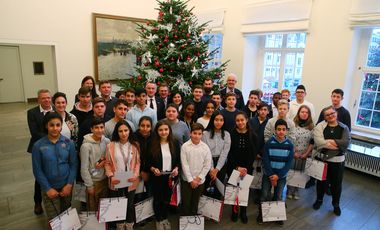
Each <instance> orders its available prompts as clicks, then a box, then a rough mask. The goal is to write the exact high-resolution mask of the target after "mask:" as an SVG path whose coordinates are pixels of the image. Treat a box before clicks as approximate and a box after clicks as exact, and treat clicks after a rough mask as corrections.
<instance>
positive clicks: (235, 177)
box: [227, 169, 253, 188]
mask: <svg viewBox="0 0 380 230" xmlns="http://www.w3.org/2000/svg"><path fill="white" fill-rule="evenodd" d="M252 180H253V176H252V175H249V174H247V175H245V177H243V178H241V177H240V172H239V171H237V170H235V169H234V170H233V171H232V173H231V176H230V178H229V179H228V182H227V183H229V184H231V185H234V186H239V187H240V188H249V187H250V185H251V183H252Z"/></svg>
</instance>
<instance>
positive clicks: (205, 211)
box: [198, 196, 223, 222]
mask: <svg viewBox="0 0 380 230" xmlns="http://www.w3.org/2000/svg"><path fill="white" fill-rule="evenodd" d="M222 212H223V201H221V200H217V199H214V198H211V197H207V196H201V197H200V198H199V203H198V213H199V214H201V215H202V216H205V217H208V218H210V219H212V220H215V221H217V222H220V219H221V218H222Z"/></svg>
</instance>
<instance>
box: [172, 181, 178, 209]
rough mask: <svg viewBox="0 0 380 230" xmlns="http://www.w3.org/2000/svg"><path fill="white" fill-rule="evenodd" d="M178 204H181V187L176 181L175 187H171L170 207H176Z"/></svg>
mask: <svg viewBox="0 0 380 230" xmlns="http://www.w3.org/2000/svg"><path fill="white" fill-rule="evenodd" d="M180 202H181V186H180V182H179V180H178V182H177V183H176V184H175V186H173V192H172V196H171V197H170V205H172V206H176V207H178V205H179V203H180Z"/></svg>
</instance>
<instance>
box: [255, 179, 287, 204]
mask: <svg viewBox="0 0 380 230" xmlns="http://www.w3.org/2000/svg"><path fill="white" fill-rule="evenodd" d="M285 184H286V177H283V178H279V179H278V181H277V186H275V187H274V194H273V197H270V196H271V189H272V184H271V183H270V180H269V177H268V176H267V175H263V180H262V188H261V198H260V201H261V202H265V201H277V200H282V192H283V191H284V187H285Z"/></svg>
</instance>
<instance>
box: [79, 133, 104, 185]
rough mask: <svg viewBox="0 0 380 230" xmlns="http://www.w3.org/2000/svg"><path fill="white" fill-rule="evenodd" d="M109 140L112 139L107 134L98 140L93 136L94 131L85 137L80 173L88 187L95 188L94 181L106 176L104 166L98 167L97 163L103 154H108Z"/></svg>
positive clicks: (81, 149)
mask: <svg viewBox="0 0 380 230" xmlns="http://www.w3.org/2000/svg"><path fill="white" fill-rule="evenodd" d="M109 142H110V140H109V139H108V138H106V137H105V136H102V139H101V140H100V142H96V141H95V140H94V139H93V138H92V133H89V134H87V135H85V136H84V138H83V144H82V146H81V148H80V160H81V166H80V173H81V176H82V179H83V181H84V184H85V185H86V187H87V188H88V189H91V188H93V186H94V182H96V181H101V180H103V179H104V178H105V177H106V175H105V174H104V168H100V169H96V168H95V165H96V163H97V162H98V160H99V159H100V157H101V156H105V155H106V147H107V144H108V143H109Z"/></svg>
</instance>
